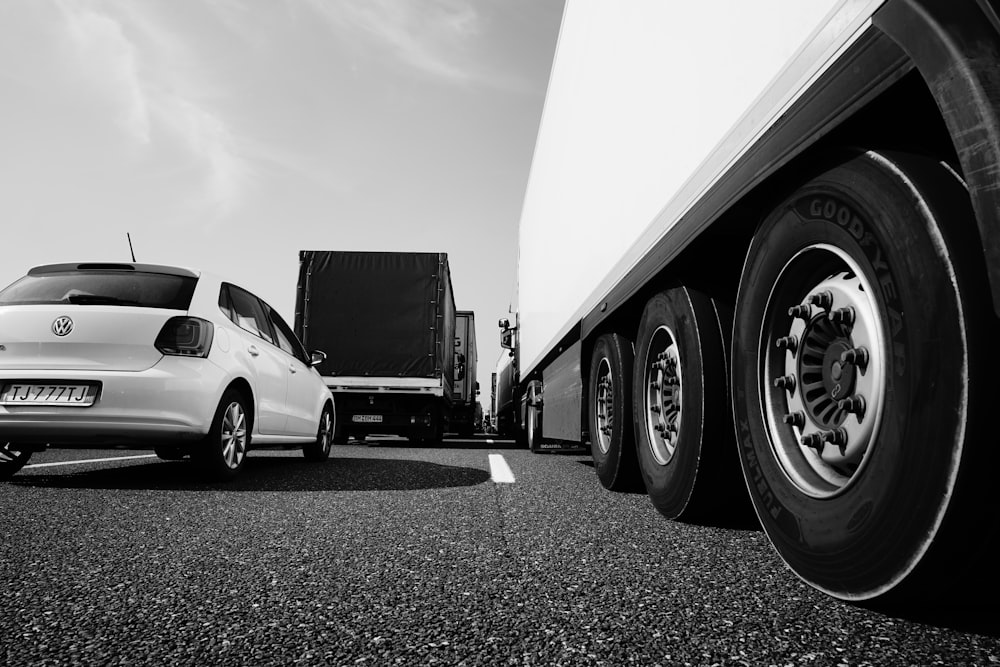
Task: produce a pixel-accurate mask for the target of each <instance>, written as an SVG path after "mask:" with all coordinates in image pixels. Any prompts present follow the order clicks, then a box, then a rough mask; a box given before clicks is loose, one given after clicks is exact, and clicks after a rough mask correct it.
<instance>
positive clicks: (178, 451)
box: [153, 445, 191, 461]
mask: <svg viewBox="0 0 1000 667" xmlns="http://www.w3.org/2000/svg"><path fill="white" fill-rule="evenodd" d="M153 453H154V454H156V456H157V457H158V458H159V459H161V460H163V461H181V460H183V459H184V457H186V456H187V455H188V454H190V453H191V452H190V450H188V449H184V448H181V447H178V446H176V445H156V446H155V447H153Z"/></svg>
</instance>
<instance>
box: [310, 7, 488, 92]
mask: <svg viewBox="0 0 1000 667" xmlns="http://www.w3.org/2000/svg"><path fill="white" fill-rule="evenodd" d="M302 2H303V4H305V5H308V6H310V7H311V8H312V9H313V10H314V11H316V12H317V13H318V14H319V15H320V16H322V17H323V19H324V20H325V21H327V23H328V24H329V25H330V26H331V28H332V29H334V30H335V31H336V32H337V33H338V37H339V38H340V39H343V40H355V37H356V35H357V33H358V31H360V33H361V34H363V35H366V36H367V37H369V38H371V39H372V40H374V41H375V43H376V46H377V47H378V48H379V49H380V50H382V49H386V50H387V51H388V52H389V53H390V54H392V56H393V57H394V58H395V59H396V61H397V62H398V63H400V64H403V65H404V66H406V67H408V68H412V69H414V70H417V71H419V72H422V73H424V74H426V75H428V76H431V77H434V78H437V79H441V80H445V81H449V82H465V81H469V80H470V79H472V78H474V72H473V70H472V69H471V68H469V67H468V66H467V65H466V60H467V59H466V58H465V57H464V53H465V51H467V49H468V48H469V46H470V45H471V43H472V42H473V41H474V39H475V37H476V36H477V35H478V33H479V31H480V17H479V15H478V14H477V12H476V8H475V6H474V4H473V3H468V2H458V1H456V0H426V1H425V2H412V1H411V0H337V1H331V0H302Z"/></svg>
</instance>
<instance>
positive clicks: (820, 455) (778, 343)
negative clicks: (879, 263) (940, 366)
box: [759, 244, 887, 498]
mask: <svg viewBox="0 0 1000 667" xmlns="http://www.w3.org/2000/svg"><path fill="white" fill-rule="evenodd" d="M879 313H880V310H879V303H878V300H877V296H876V292H875V291H874V289H873V288H872V285H871V284H870V283H869V282H868V280H867V279H866V278H865V276H864V273H863V271H862V270H861V267H860V266H859V265H858V264H857V263H856V262H855V261H854V260H853V259H852V258H851V257H850V256H849V255H848V254H847V253H845V252H844V251H842V250H841V249H839V248H836V247H833V246H830V245H826V244H816V245H813V246H810V247H807V248H805V249H803V250H801V251H799V253H798V254H796V255H795V256H794V257H793V258H792V259H791V260H789V261H788V263H786V264H785V266H784V267H783V268H782V270H781V273H780V274H779V275H778V278H777V280H776V281H775V284H774V286H773V287H772V290H771V293H770V295H769V297H768V303H767V306H766V309H765V316H764V322H763V331H762V333H763V335H762V337H761V341H762V344H763V345H764V349H763V350H762V362H763V372H762V373H760V375H759V377H760V378H761V380H762V381H763V386H762V387H761V395H762V396H763V401H764V408H765V410H764V411H765V414H766V417H767V425H768V429H769V435H770V440H771V445H772V448H773V450H774V453H775V456H776V458H777V460H778V462H779V464H780V465H781V468H782V470H783V471H784V473H785V475H786V476H787V477H788V478H789V480H791V481H792V483H793V484H795V485H796V486H797V487H798V488H799V489H801V490H802V491H803V492H804V493H806V494H808V495H810V496H813V497H817V498H824V497H831V496H834V495H837V494H838V493H841V492H842V491H843V490H844V489H846V488H847V487H848V486H849V485H850V484H851V483H852V482H853V480H855V479H856V478H857V477H858V475H859V474H860V473H861V470H862V469H863V467H864V464H865V462H866V461H867V460H868V459H869V458H870V455H871V452H872V449H873V448H874V446H875V444H876V436H877V433H878V428H879V425H880V423H881V419H882V409H883V405H884V402H885V394H886V387H885V382H886V380H885V378H886V367H885V366H886V349H887V347H886V337H885V331H884V329H883V326H882V319H881V317H880V314H879Z"/></svg>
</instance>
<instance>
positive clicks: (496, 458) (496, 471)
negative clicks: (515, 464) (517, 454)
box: [490, 454, 514, 484]
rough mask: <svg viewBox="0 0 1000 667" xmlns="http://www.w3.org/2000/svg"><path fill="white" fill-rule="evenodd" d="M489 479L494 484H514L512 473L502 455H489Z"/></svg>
mask: <svg viewBox="0 0 1000 667" xmlns="http://www.w3.org/2000/svg"><path fill="white" fill-rule="evenodd" d="M490 479H491V480H493V482H494V483H496V484H513V483H514V473H512V472H511V471H510V466H509V465H507V461H506V460H505V459H504V457H503V454H490Z"/></svg>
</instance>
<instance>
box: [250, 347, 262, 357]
mask: <svg viewBox="0 0 1000 667" xmlns="http://www.w3.org/2000/svg"><path fill="white" fill-rule="evenodd" d="M247 352H249V353H250V356H251V357H256V356H257V355H259V354H260V352H259V351H258V350H257V346H256V345H251V346H250V347H248V348H247Z"/></svg>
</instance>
